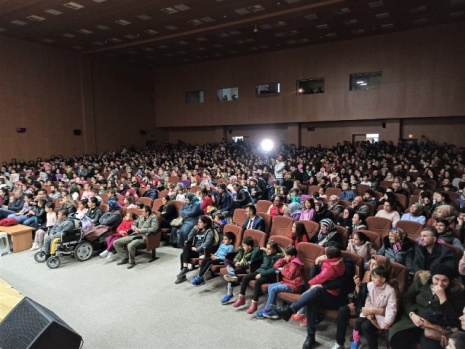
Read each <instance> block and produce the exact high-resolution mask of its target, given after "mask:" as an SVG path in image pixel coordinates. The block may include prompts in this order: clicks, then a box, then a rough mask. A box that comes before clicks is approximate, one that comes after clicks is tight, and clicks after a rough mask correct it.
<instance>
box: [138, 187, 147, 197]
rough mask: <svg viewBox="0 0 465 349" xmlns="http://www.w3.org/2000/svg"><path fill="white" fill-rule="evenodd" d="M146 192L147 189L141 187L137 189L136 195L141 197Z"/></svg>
mask: <svg viewBox="0 0 465 349" xmlns="http://www.w3.org/2000/svg"><path fill="white" fill-rule="evenodd" d="M146 191H147V188H145V187H144V188H142V187H141V188H139V190H138V191H137V194H138V195H139V196H142V195H144V193H145V192H146Z"/></svg>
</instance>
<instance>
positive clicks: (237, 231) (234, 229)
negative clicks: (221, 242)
mask: <svg viewBox="0 0 465 349" xmlns="http://www.w3.org/2000/svg"><path fill="white" fill-rule="evenodd" d="M227 232H231V233H233V234H234V235H235V236H236V239H235V240H234V251H237V249H238V248H239V246H240V245H241V243H242V235H243V233H244V232H243V231H242V228H241V227H239V226H237V225H234V224H225V226H224V227H223V233H227Z"/></svg>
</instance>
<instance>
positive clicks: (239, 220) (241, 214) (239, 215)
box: [232, 208, 247, 227]
mask: <svg viewBox="0 0 465 349" xmlns="http://www.w3.org/2000/svg"><path fill="white" fill-rule="evenodd" d="M246 218H247V215H246V213H245V208H236V209H235V210H234V214H233V218H232V221H233V223H235V224H237V225H238V226H240V227H242V226H243V225H244V222H245V220H246Z"/></svg>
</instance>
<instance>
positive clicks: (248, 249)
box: [221, 236, 263, 305]
mask: <svg viewBox="0 0 465 349" xmlns="http://www.w3.org/2000/svg"><path fill="white" fill-rule="evenodd" d="M262 259H263V254H262V253H261V250H260V248H259V247H257V246H254V241H253V239H252V238H251V237H250V236H246V237H245V238H244V240H242V244H241V246H240V247H239V250H238V251H237V254H236V256H235V257H234V260H232V261H231V260H229V259H225V260H224V265H225V266H226V270H227V271H228V274H226V275H225V276H224V279H225V280H226V281H228V291H227V293H226V295H225V296H224V297H223V298H222V299H221V304H223V305H224V304H228V302H229V301H230V300H231V299H233V297H234V295H233V289H234V286H235V285H236V282H237V279H238V278H237V276H236V274H239V273H242V274H246V273H247V272H248V271H247V269H248V268H249V267H250V265H251V264H252V263H258V262H261V260H262Z"/></svg>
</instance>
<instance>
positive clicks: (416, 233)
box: [396, 221, 423, 241]
mask: <svg viewBox="0 0 465 349" xmlns="http://www.w3.org/2000/svg"><path fill="white" fill-rule="evenodd" d="M396 227H398V228H400V229H402V230H403V231H405V232H406V233H407V236H408V238H409V239H410V240H414V241H416V240H417V239H418V238H419V237H420V234H421V231H422V230H423V225H422V224H421V223H417V222H411V221H398V222H397V224H396Z"/></svg>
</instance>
